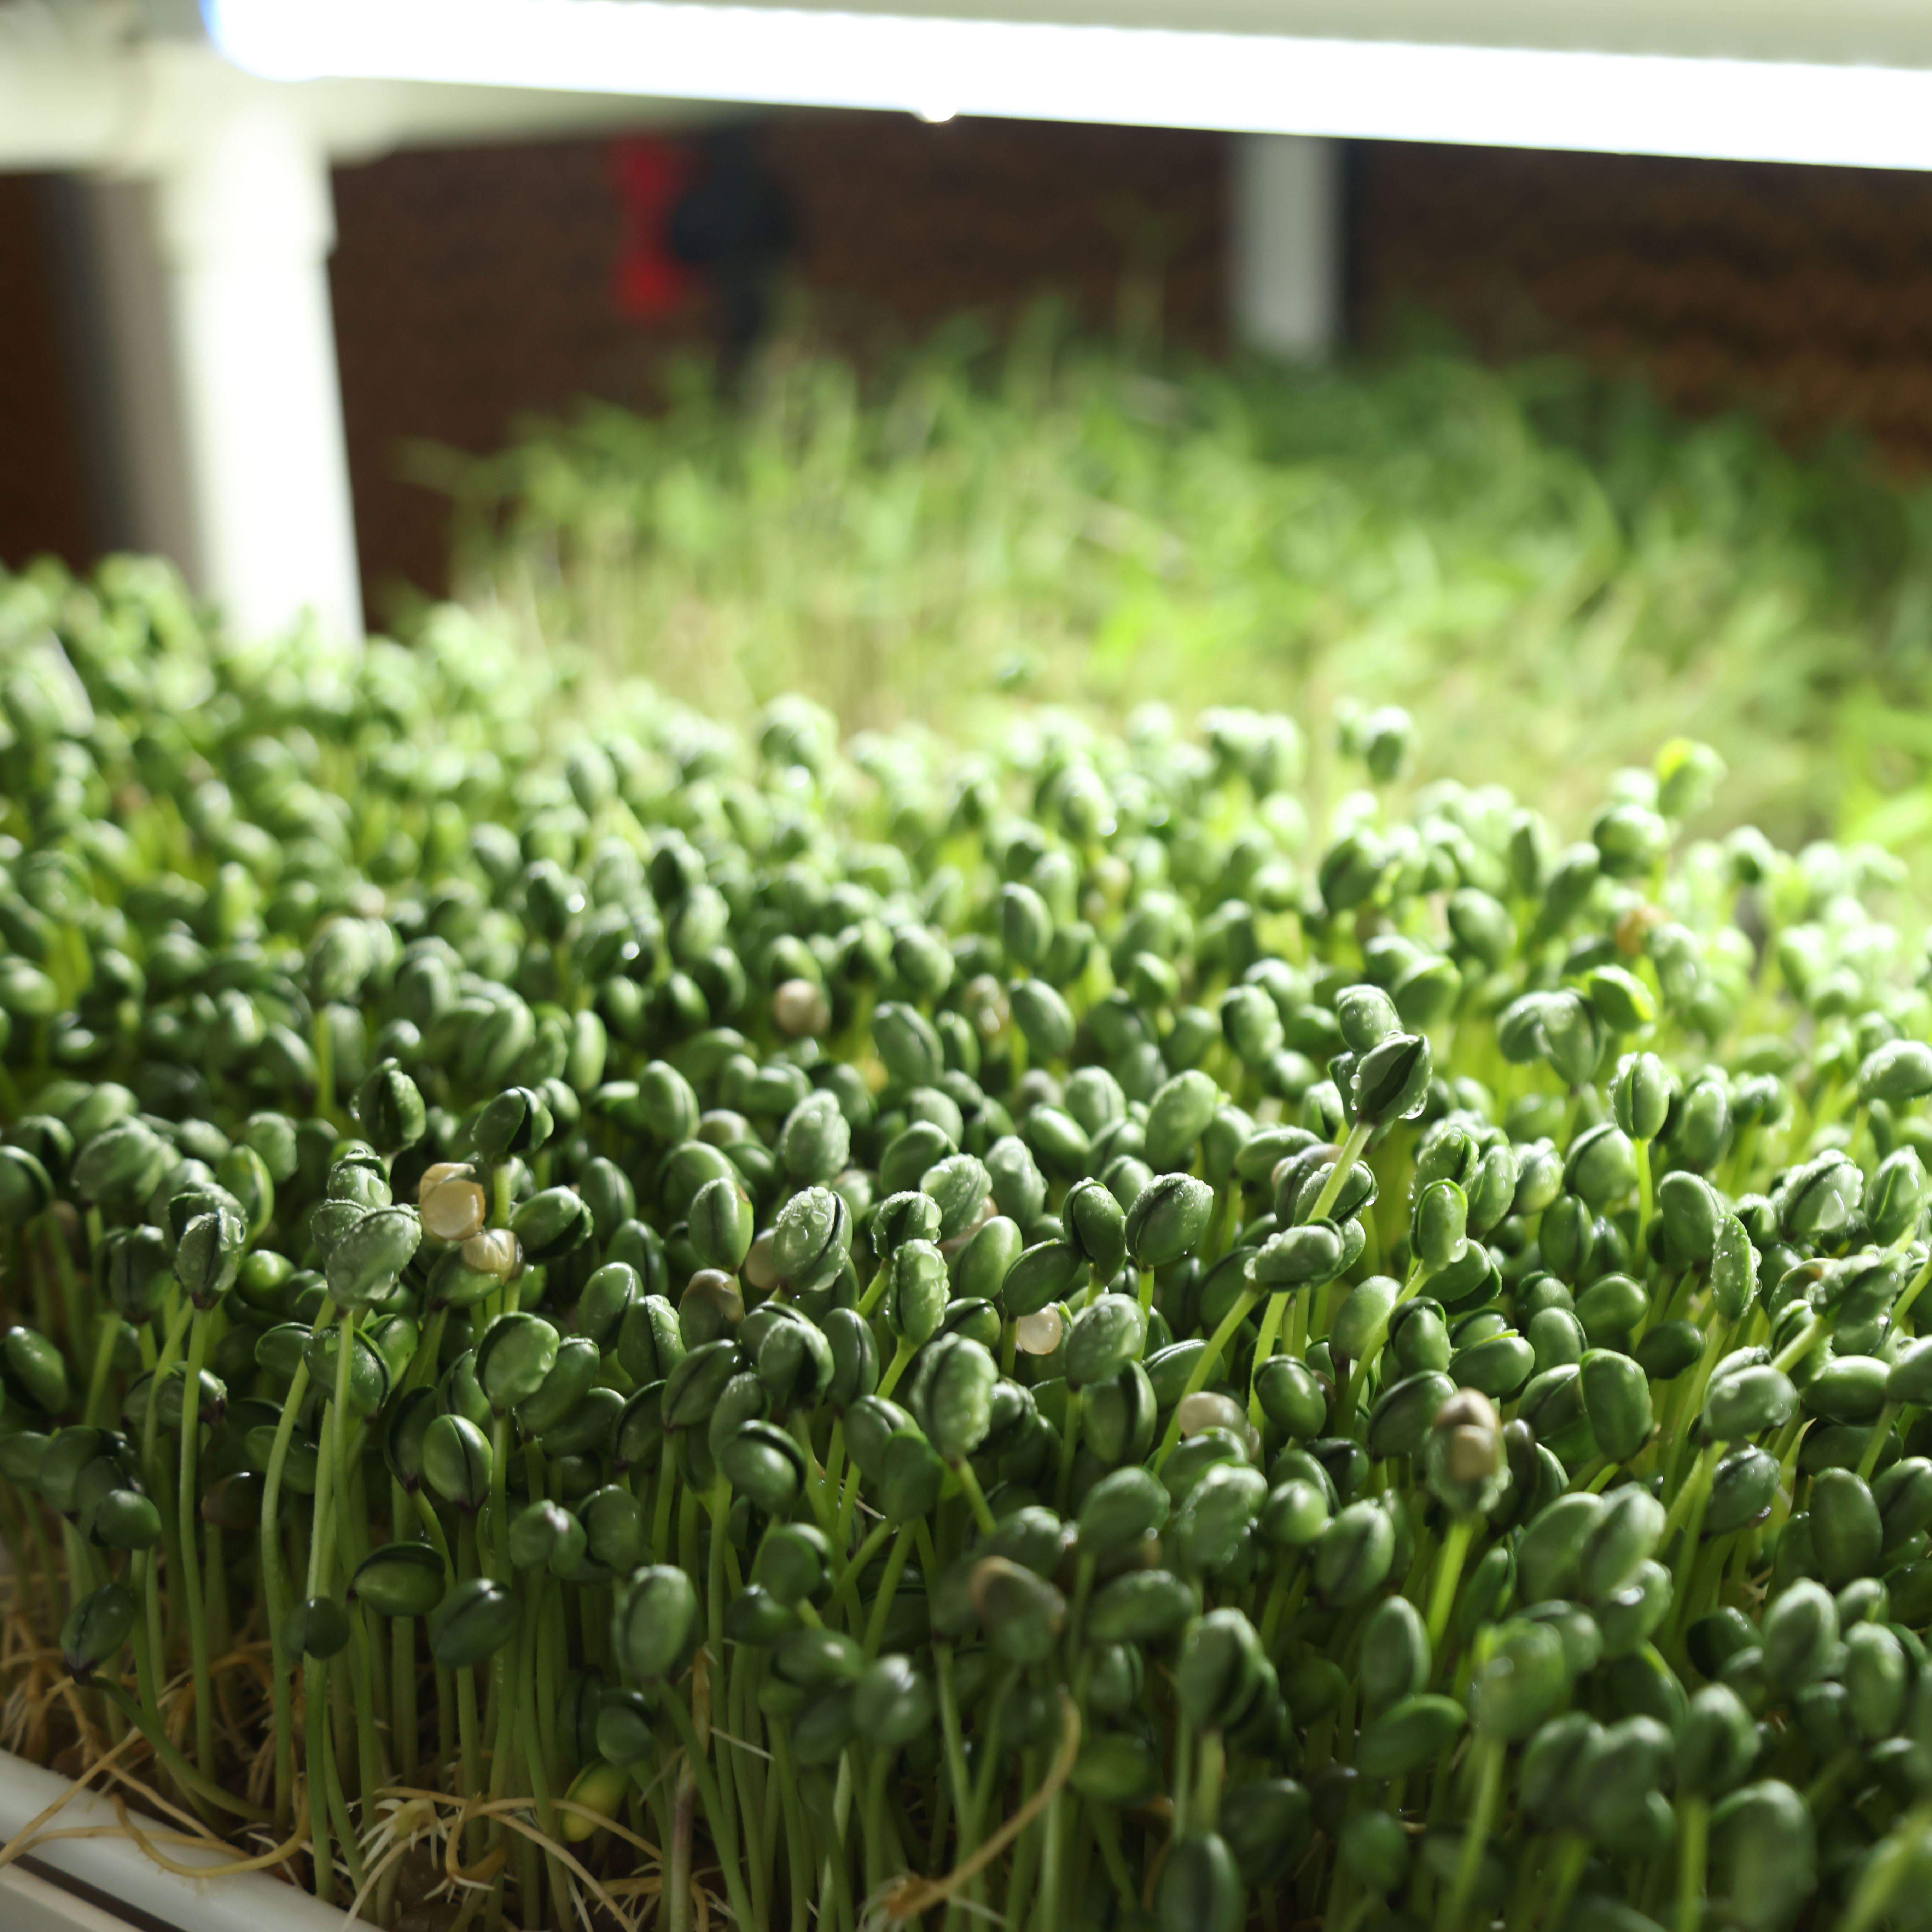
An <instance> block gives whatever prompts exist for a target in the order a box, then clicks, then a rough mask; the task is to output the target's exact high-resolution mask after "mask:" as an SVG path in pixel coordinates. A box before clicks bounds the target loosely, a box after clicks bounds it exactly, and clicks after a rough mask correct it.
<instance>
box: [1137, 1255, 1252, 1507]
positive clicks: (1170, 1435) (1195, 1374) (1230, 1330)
mask: <svg viewBox="0 0 1932 1932" xmlns="http://www.w3.org/2000/svg"><path fill="white" fill-rule="evenodd" d="M1261 1293H1262V1292H1261V1290H1260V1289H1258V1288H1248V1289H1243V1290H1242V1292H1241V1293H1240V1294H1239V1295H1237V1296H1236V1297H1235V1304H1234V1306H1233V1307H1232V1308H1230V1309H1229V1310H1228V1312H1227V1313H1226V1315H1224V1316H1222V1318H1221V1325H1220V1327H1219V1328H1217V1329H1216V1330H1215V1331H1214V1334H1212V1335H1211V1336H1210V1337H1208V1346H1207V1347H1206V1348H1205V1349H1204V1350H1203V1351H1202V1355H1201V1359H1200V1360H1199V1361H1198V1362H1196V1364H1195V1365H1194V1367H1193V1371H1192V1372H1191V1373H1190V1375H1189V1376H1188V1378H1187V1385H1186V1386H1185V1387H1184V1388H1183V1389H1182V1390H1181V1395H1180V1397H1179V1399H1178V1400H1177V1401H1176V1402H1175V1405H1174V1414H1173V1415H1172V1418H1170V1419H1169V1422H1168V1425H1167V1430H1166V1434H1164V1435H1163V1436H1162V1437H1161V1439H1160V1448H1158V1449H1157V1450H1156V1451H1154V1461H1153V1463H1152V1465H1151V1466H1152V1468H1153V1470H1154V1474H1155V1475H1160V1471H1161V1466H1162V1465H1163V1463H1166V1460H1167V1459H1168V1458H1169V1457H1170V1456H1172V1454H1174V1452H1175V1448H1176V1447H1177V1446H1178V1445H1179V1443H1180V1441H1181V1405H1182V1403H1185V1402H1186V1401H1187V1398H1188V1397H1190V1396H1191V1395H1199V1394H1200V1393H1201V1391H1202V1390H1203V1389H1204V1388H1206V1387H1207V1386H1208V1377H1209V1376H1211V1375H1212V1374H1213V1373H1214V1369H1215V1365H1216V1364H1217V1363H1218V1362H1219V1361H1220V1359H1221V1352H1222V1351H1223V1349H1226V1347H1227V1346H1228V1344H1229V1343H1230V1342H1232V1340H1234V1339H1235V1331H1237V1330H1238V1328H1240V1327H1241V1324H1242V1323H1243V1322H1245V1321H1246V1320H1247V1319H1248V1317H1249V1316H1250V1315H1251V1314H1252V1313H1253V1312H1254V1307H1255V1304H1256V1302H1257V1301H1259V1300H1260V1299H1261Z"/></svg>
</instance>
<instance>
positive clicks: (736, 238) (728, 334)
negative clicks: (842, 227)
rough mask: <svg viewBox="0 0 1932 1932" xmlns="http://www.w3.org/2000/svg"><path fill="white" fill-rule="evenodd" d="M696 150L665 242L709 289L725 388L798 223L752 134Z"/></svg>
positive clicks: (745, 128) (764, 315)
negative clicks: (692, 172)
mask: <svg viewBox="0 0 1932 1932" xmlns="http://www.w3.org/2000/svg"><path fill="white" fill-rule="evenodd" d="M796 236H797V222H796V218H795V217H794V215H793V210H792V205H791V202H790V199H789V198H788V197H787V195H786V194H785V193H784V190H783V189H782V188H781V187H779V186H778V183H777V181H775V180H774V179H773V178H772V175H770V174H769V172H767V171H766V168H765V166H764V164H763V161H762V160H761V159H760V156H759V153H758V141H757V129H756V127H754V126H751V125H744V124H741V125H739V126H735V127H721V128H716V129H714V130H712V131H711V132H710V133H707V134H705V135H703V136H701V137H700V139H699V141H698V142H697V172H696V173H695V175H694V177H693V178H692V179H691V183H690V184H689V186H688V187H686V188H685V190H684V192H683V193H682V194H681V195H680V196H679V197H678V199H676V201H675V202H673V204H672V205H671V209H670V217H669V220H667V223H666V224H665V229H664V241H665V245H666V248H667V252H668V253H669V254H670V256H671V257H672V258H673V260H676V261H679V262H681V263H683V264H684V265H685V266H686V267H688V268H690V269H696V270H697V271H699V272H700V273H702V274H703V275H706V277H707V278H709V281H710V283H711V286H712V293H713V296H714V299H715V301H716V302H717V305H718V324H719V335H720V342H719V350H720V368H721V373H722V374H723V375H724V377H725V379H726V380H727V381H728V380H732V379H733V378H734V377H736V375H737V374H738V373H739V371H740V370H742V368H743V367H744V365H745V361H746V359H748V357H749V356H750V354H751V351H752V350H753V349H754V347H756V346H757V341H758V338H759V337H760V335H762V334H763V332H764V329H765V325H766V321H767V320H768V318H769V315H770V313H771V290H772V282H773V281H774V279H775V277H776V275H777V272H778V269H779V267H780V266H781V265H782V263H783V262H784V258H785V257H786V256H787V254H790V251H791V248H792V246H793V243H794V242H795V241H796Z"/></svg>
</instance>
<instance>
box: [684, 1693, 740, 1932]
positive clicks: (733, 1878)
mask: <svg viewBox="0 0 1932 1932" xmlns="http://www.w3.org/2000/svg"><path fill="white" fill-rule="evenodd" d="M663 1702H664V1709H665V1710H666V1711H667V1712H669V1714H670V1721H671V1723H672V1724H673V1726H675V1727H676V1730H677V1734H678V1736H679V1739H681V1740H682V1743H683V1745H684V1750H685V1758H686V1760H687V1761H688V1763H689V1764H690V1766H691V1774H692V1775H693V1776H694V1778H696V1779H697V1790H698V1795H699V1796H700V1798H701V1799H703V1803H704V1816H705V1820H706V1823H708V1824H709V1826H710V1827H711V1832H712V1837H713V1838H715V1839H716V1840H717V1841H718V1859H719V1861H720V1862H721V1864H722V1865H723V1866H724V1890H725V1894H726V1896H727V1897H728V1898H729V1899H730V1904H731V1914H732V1916H733V1918H735V1919H736V1921H737V1922H738V1923H739V1924H740V1925H742V1926H753V1925H756V1924H757V1923H758V1921H757V1918H755V1917H754V1915H753V1914H752V1912H751V1897H750V1895H749V1894H748V1893H747V1892H746V1891H745V1878H744V1873H743V1872H742V1870H740V1868H739V1860H738V1831H737V1825H736V1821H735V1820H733V1817H732V1816H731V1814H730V1811H729V1810H728V1809H727V1807H726V1806H725V1805H724V1801H723V1799H721V1798H720V1797H719V1796H718V1781H717V1780H716V1779H715V1778H714V1777H712V1775H711V1765H710V1761H709V1759H708V1758H706V1756H705V1754H704V1751H703V1747H702V1746H701V1745H700V1744H699V1742H698V1739H697V1726H696V1724H694V1723H693V1722H692V1721H691V1709H690V1706H688V1703H686V1701H685V1693H684V1691H682V1690H681V1689H679V1688H677V1687H676V1686H670V1687H668V1688H667V1689H666V1691H665V1692H664V1700H663Z"/></svg>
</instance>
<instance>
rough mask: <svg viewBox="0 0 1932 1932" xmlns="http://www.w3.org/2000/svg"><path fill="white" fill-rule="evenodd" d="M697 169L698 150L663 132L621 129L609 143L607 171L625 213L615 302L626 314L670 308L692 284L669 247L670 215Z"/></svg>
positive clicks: (648, 314) (680, 301)
mask: <svg viewBox="0 0 1932 1932" xmlns="http://www.w3.org/2000/svg"><path fill="white" fill-rule="evenodd" d="M610 172H611V176H612V178H613V181H615V183H616V188H617V194H618V198H619V200H620V201H621V202H622V204H623V219H624V231H623V242H622V247H621V249H620V251H619V255H618V257H617V288H616V296H617V306H618V308H619V309H620V310H621V311H622V312H623V313H624V314H626V315H631V316H637V317H640V318H644V319H649V318H652V317H658V316H664V315H670V314H673V313H674V312H675V311H676V310H678V309H679V308H682V306H683V305H684V303H685V300H686V299H687V298H688V296H689V295H690V294H691V290H692V289H693V287H694V286H695V285H696V281H697V278H696V277H695V276H694V275H693V273H692V272H691V269H690V267H689V266H688V264H686V263H683V262H681V261H679V260H678V258H677V257H676V256H675V255H674V254H672V252H671V248H670V217H671V211H672V210H673V208H675V207H676V205H677V204H678V202H679V199H681V198H682V196H683V195H684V193H685V190H687V189H688V187H690V185H691V180H692V178H693V176H694V175H695V174H696V172H697V154H695V153H694V151H692V150H691V148H688V147H687V146H685V145H684V144H683V143H682V142H678V141H671V140H667V139H664V136H661V135H656V134H625V135H622V136H619V138H618V139H616V140H614V141H613V142H611V144H610Z"/></svg>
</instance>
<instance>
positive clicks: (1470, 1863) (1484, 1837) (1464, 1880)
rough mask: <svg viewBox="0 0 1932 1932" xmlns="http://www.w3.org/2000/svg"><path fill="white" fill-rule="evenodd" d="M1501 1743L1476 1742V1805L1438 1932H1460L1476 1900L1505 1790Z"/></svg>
mask: <svg viewBox="0 0 1932 1932" xmlns="http://www.w3.org/2000/svg"><path fill="white" fill-rule="evenodd" d="M1503 1753H1504V1746H1503V1743H1502V1739H1499V1738H1490V1737H1485V1738H1481V1739H1478V1742H1477V1745H1476V1749H1475V1772H1476V1802H1475V1806H1474V1808H1472V1811H1471V1813H1470V1815H1469V1823H1468V1825H1467V1826H1466V1828H1465V1830H1464V1833H1463V1855H1462V1856H1461V1857H1460V1858H1458V1859H1457V1861H1456V1878H1455V1882H1454V1884H1453V1885H1451V1888H1450V1892H1449V1896H1448V1899H1447V1900H1445V1902H1444V1904H1443V1907H1442V1912H1440V1914H1439V1915H1438V1917H1437V1918H1436V1932H1459V1929H1460V1927H1461V1925H1462V1923H1463V1914H1464V1913H1465V1912H1467V1911H1468V1910H1469V1901H1470V1900H1471V1899H1472V1898H1473V1897H1475V1891H1476V1879H1477V1876H1478V1873H1480V1872H1481V1870H1482V1868H1483V1852H1484V1848H1485V1847H1486V1846H1487V1844H1488V1843H1489V1837H1490V1829H1491V1828H1492V1826H1494V1824H1495V1823H1496V1805H1497V1801H1498V1800H1499V1799H1500V1798H1501V1797H1502V1789H1503Z"/></svg>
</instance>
